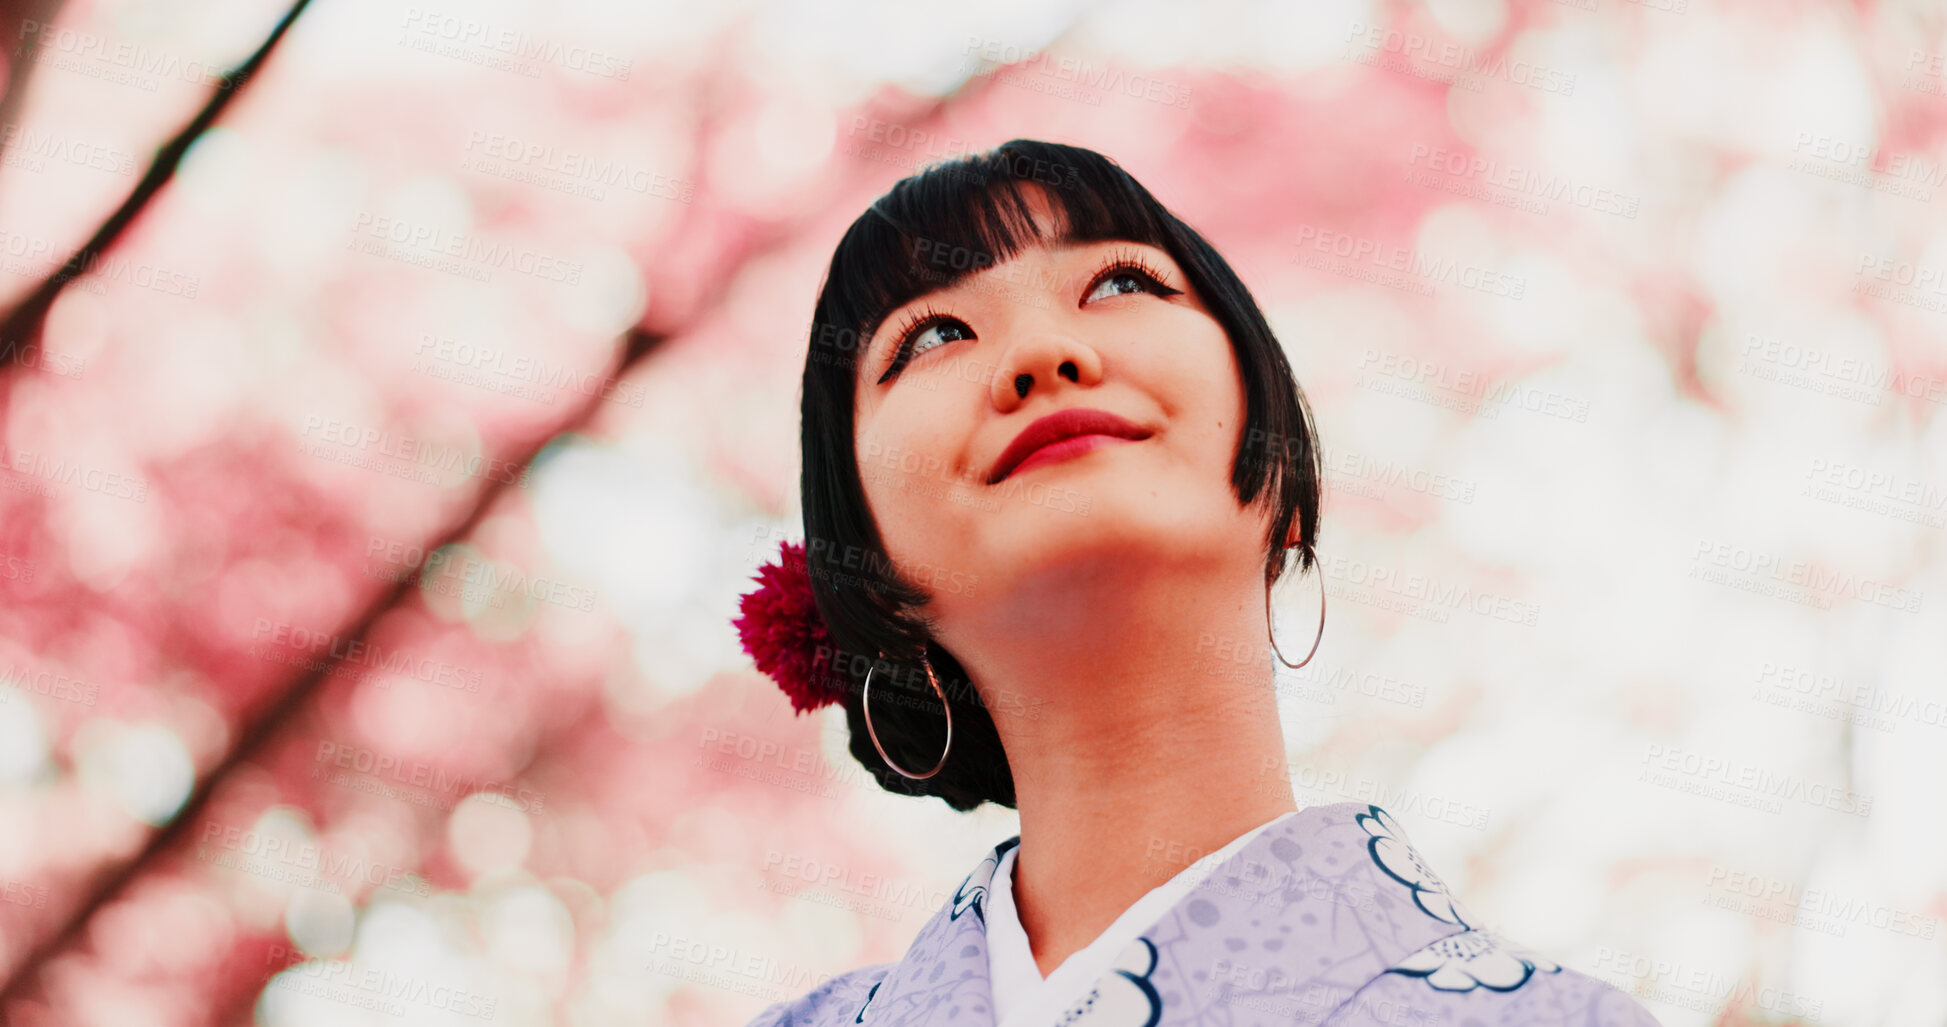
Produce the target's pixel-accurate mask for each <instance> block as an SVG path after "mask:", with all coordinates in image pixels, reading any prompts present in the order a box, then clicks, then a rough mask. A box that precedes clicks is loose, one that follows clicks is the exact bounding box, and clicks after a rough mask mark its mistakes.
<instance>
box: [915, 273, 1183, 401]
mask: <svg viewBox="0 0 1947 1027" xmlns="http://www.w3.org/2000/svg"><path fill="white" fill-rule="evenodd" d="M1118 275H1131V276H1134V277H1136V278H1140V279H1142V280H1143V281H1144V282H1145V284H1146V285H1147V287H1148V289H1149V291H1150V292H1151V294H1152V295H1156V296H1180V295H1182V294H1183V290H1181V289H1177V288H1172V287H1171V286H1170V284H1169V276H1168V275H1166V274H1165V273H1163V272H1162V271H1161V270H1159V269H1158V268H1157V267H1156V265H1154V264H1152V263H1150V261H1149V258H1148V257H1147V256H1146V255H1145V254H1143V252H1142V251H1140V250H1135V249H1120V250H1116V251H1115V252H1113V253H1111V254H1109V256H1108V257H1107V258H1105V259H1104V260H1103V262H1102V265H1101V266H1100V267H1098V268H1097V269H1096V271H1095V273H1094V274H1092V275H1090V276H1089V279H1088V285H1086V286H1084V287H1083V289H1082V301H1086V300H1087V299H1088V297H1089V296H1091V295H1093V294H1094V292H1095V289H1096V287H1097V286H1099V285H1101V284H1102V283H1103V282H1104V281H1107V280H1109V279H1111V278H1114V277H1116V276H1118ZM1115 295H1126V294H1125V293H1116V294H1115ZM945 325H958V326H960V328H961V329H963V330H964V332H965V335H966V338H970V339H971V338H976V336H975V335H974V331H973V328H972V327H971V326H969V325H968V324H967V323H966V322H965V321H962V320H960V319H959V318H957V317H954V316H953V315H951V314H947V313H943V312H941V311H938V310H935V309H934V308H933V307H932V306H931V305H930V304H929V305H928V306H926V307H923V308H921V309H920V310H917V311H912V312H909V313H908V314H907V315H906V317H905V318H904V319H903V320H902V321H901V322H900V325H899V330H898V331H896V332H895V333H893V337H894V338H896V339H898V340H899V342H898V348H897V349H895V350H894V355H893V359H892V363H891V365H890V366H888V367H887V368H886V373H885V374H883V375H881V376H880V377H879V381H878V384H880V385H884V384H885V383H886V382H889V381H891V380H892V379H893V378H894V377H895V376H896V375H898V374H899V372H900V370H901V369H903V368H904V367H905V366H906V364H907V362H909V361H910V360H911V359H912V358H913V342H914V340H915V339H917V338H918V337H919V335H920V334H921V333H922V332H925V331H926V330H927V329H929V328H934V327H942V326H945ZM955 341H958V340H955ZM934 348H937V347H934Z"/></svg>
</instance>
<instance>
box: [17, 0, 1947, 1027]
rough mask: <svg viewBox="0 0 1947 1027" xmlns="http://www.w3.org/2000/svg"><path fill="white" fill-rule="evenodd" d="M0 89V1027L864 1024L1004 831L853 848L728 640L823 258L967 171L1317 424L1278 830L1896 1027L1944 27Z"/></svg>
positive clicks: (1940, 487) (660, 11)
mask: <svg viewBox="0 0 1947 1027" xmlns="http://www.w3.org/2000/svg"><path fill="white" fill-rule="evenodd" d="M0 31H5V32H6V33H7V39H8V41H7V44H6V46H5V48H4V49H5V55H4V57H5V60H6V62H7V68H8V72H7V79H6V90H7V91H6V94H5V97H4V101H0V146H3V147H4V148H3V149H0V260H3V263H0V267H3V268H4V270H5V271H6V272H7V273H6V274H4V275H0V292H3V293H4V297H0V298H3V299H4V310H5V311H6V314H5V316H6V317H7V320H6V322H5V324H4V328H3V330H0V344H4V346H3V348H4V353H5V360H4V362H3V363H0V410H3V411H4V413H3V416H0V485H4V488H0V595H4V600H0V977H4V978H5V980H6V982H7V983H6V984H5V991H4V993H3V994H0V1019H4V1020H5V1021H6V1022H7V1023H9V1024H19V1025H39V1024H57V1023H58V1024H116V1025H121V1024H129V1023H142V1024H157V1025H200V1024H212V1025H215V1024H226V1025H227V1024H262V1025H266V1027H309V1025H314V1024H364V1023H369V1024H401V1023H406V1024H442V1025H444V1024H480V1023H491V1024H496V1025H530V1024H535V1025H538V1024H562V1025H576V1027H582V1025H586V1027H594V1025H598V1024H642V1023H649V1024H736V1023H742V1022H744V1021H745V1020H747V1019H748V1018H749V1017H751V1016H753V1015H755V1014H756V1013H757V1012H758V1011H759V1010H761V1009H762V1008H763V1007H765V1006H767V1005H769V1004H770V1003H772V1002H776V1001H780V1000H783V999H788V998H792V997H795V996H796V995H799V994H802V993H803V992H804V991H806V990H808V989H809V988H811V987H812V986H813V985H815V984H816V983H817V982H818V981H819V980H821V979H823V978H824V977H826V976H828V975H831V974H835V973H839V972H842V971H845V970H849V969H852V968H855V967H858V966H861V965H864V964H867V963H872V962H881V961H886V960H893V959H897V958H898V957H899V955H900V954H901V953H902V952H903V951H904V950H905V947H906V945H907V944H908V943H909V942H910V941H911V940H912V937H913V935H914V934H915V933H916V932H917V930H918V929H919V927H920V925H921V924H922V923H923V922H924V921H925V920H926V918H927V917H929V916H930V915H931V914H932V912H933V911H934V910H935V909H936V908H938V906H939V905H940V904H941V903H942V902H944V901H945V900H946V896H947V895H949V894H950V893H951V890H952V888H953V887H954V885H956V884H957V883H958V882H959V881H960V879H961V878H962V877H964V875H965V874H966V873H967V872H968V871H969V870H970V869H972V867H973V865H974V863H975V862H977V860H978V859H979V857H980V856H981V854H982V853H983V852H984V851H985V850H986V849H987V848H988V847H990V846H991V845H993V844H994V843H995V842H996V841H998V840H1000V839H1001V838H1004V837H1006V836H1008V835H1010V834H1012V833H1014V831H1015V821H1014V818H1013V814H1012V813H1011V812H1010V811H1007V810H1002V809H998V808H995V807H991V806H990V807H986V808H984V809H982V810H980V811H977V812H975V813H971V814H957V813H954V812H953V811H952V810H950V809H948V808H947V807H946V806H945V805H944V804H943V803H940V802H938V801H935V800H930V799H929V800H913V799H906V798H899V797H894V796H891V795H888V794H886V793H883V792H881V791H879V790H878V789H877V788H876V787H875V786H874V785H872V784H871V782H870V780H869V779H868V778H866V777H865V775H864V772H863V770H862V769H861V768H860V767H859V766H858V765H857V764H856V763H855V762H854V761H853V760H852V759H851V758H850V757H849V756H848V755H847V754H846V753H845V750H844V745H845V737H844V726H843V723H842V720H840V719H837V711H836V710H834V709H827V710H824V711H821V713H820V714H819V715H813V716H806V717H794V716H792V715H791V711H790V709H789V707H788V705H787V703H786V700H785V699H784V697H783V696H782V694H781V693H780V692H779V691H778V690H777V689H776V687H775V686H773V685H772V684H771V683H770V681H769V680H768V679H767V678H764V677H763V676H761V675H759V674H758V673H757V672H756V671H755V670H754V669H753V668H752V666H751V664H750V662H749V660H748V658H747V657H746V656H745V655H744V654H743V653H742V651H741V650H740V648H739V646H738V643H737V637H736V634H735V631H734V629H733V628H732V627H731V625H730V620H731V618H732V617H733V616H735V614H736V609H737V598H738V596H739V594H740V593H741V592H743V591H745V590H747V589H748V588H749V587H750V577H751V575H752V573H753V572H754V571H755V569H756V568H757V567H758V566H759V565H760V564H761V563H762V562H764V561H765V560H767V559H770V558H772V557H773V556H774V555H775V553H776V550H777V546H778V544H779V542H780V541H781V540H786V539H796V538H800V537H801V535H802V522H801V519H800V517H799V513H798V509H799V508H798V502H797V484H796V483H797V466H798V464H797V459H798V458H797V441H796V440H797V416H798V406H797V389H798V380H799V375H800V373H801V371H802V367H803V361H804V358H805V352H806V335H807V322H808V317H809V312H810V308H811V303H812V299H813V297H814V295H815V292H816V289H817V287H818V284H819V281H820V278H821V275H822V272H823V268H824V265H825V263H826V261H828V260H829V257H830V253H831V249H832V247H833V245H834V244H835V242H836V240H837V238H838V236H839V235H840V233H841V232H842V231H843V230H844V228H845V227H846V226H847V225H848V224H849V223H850V221H851V220H852V219H853V218H854V217H856V216H857V215H858V214H859V213H860V212H861V211H863V210H864V209H865V207H866V205H867V204H869V203H870V201H871V200H872V199H873V198H875V197H876V196H878V195H879V194H881V193H882V192H883V191H884V190H885V189H886V188H887V187H889V186H890V184H891V183H892V182H894V181H895V180H897V179H898V178H899V177H900V176H902V175H905V174H907V173H910V172H911V171H912V170H914V169H915V168H918V167H921V166H924V165H926V164H927V163H930V162H933V161H937V160H940V159H943V158H947V157H951V156H954V155H957V154H960V153H965V152H968V151H974V150H980V149H984V148H986V147H988V146H991V145H993V144H995V143H998V142H1000V141H1002V140H1005V139H1008V138H1012V137H1015V136H1028V137H1040V138H1047V139H1052V140H1058V141H1063V142H1070V143H1077V144H1080V145H1084V146H1089V147H1092V148H1095V149H1098V150H1100V151H1102V152H1104V153H1107V154H1109V155H1110V156H1112V157H1113V158H1115V159H1116V160H1117V161H1119V162H1120V163H1122V164H1123V166H1125V167H1126V168H1128V169H1129V170H1130V171H1131V172H1132V173H1133V174H1134V175H1135V176H1136V177H1137V178H1138V179H1139V180H1141V181H1142V182H1143V183H1144V184H1146V185H1147V186H1148V187H1149V188H1151V189H1152V190H1153V191H1154V192H1155V193H1156V194H1157V195H1158V196H1159V197H1160V198H1161V199H1162V200H1163V202H1164V203H1165V204H1167V205H1169V206H1170V207H1171V208H1172V209H1173V210H1175V211H1177V212H1178V213H1179V214H1180V215H1181V216H1182V217H1184V218H1185V219H1186V220H1187V221H1189V222H1190V223H1191V224H1193V225H1195V226H1196V227H1197V228H1199V229H1200V230H1201V231H1202V232H1204V233H1205V234H1206V236H1207V237H1208V238H1210V239H1211V240H1212V242H1213V243H1214V244H1215V245H1216V246H1217V247H1218V249H1219V250H1220V251H1221V252H1223V253H1224V254H1225V255H1226V256H1227V257H1228V258H1229V259H1230V260H1231V261H1232V262H1233V264H1234V265H1235V266H1236V267H1237V268H1238V270H1239V271H1240V273H1241V274H1242V275H1243V277H1244V279H1245V281H1246V282H1247V283H1248V285H1249V286H1250V287H1251V288H1252V290H1253V291H1254V292H1255V294H1256V296H1257V298H1258V300H1259V302H1260V304H1261V305H1262V306H1263V307H1264V308H1265V310H1266V312H1267V313H1268V315H1269V317H1270V319H1271V321H1272V324H1273V326H1274V327H1275V328H1276V329H1277V330H1278V332H1279V335H1280V337H1281V340H1282V342H1283V344H1284V346H1285V347H1286V350H1287V352H1288V354H1289V356H1290V359H1291V362H1292V364H1293V366H1294V367H1295V369H1296V371H1297V373H1298V375H1299V378H1300V380H1301V382H1302V383H1303V385H1304V387H1305V388H1306V390H1307V391H1308V394H1309V396H1310V398H1311V400H1312V402H1313V404H1314V405H1315V408H1316V410H1317V413H1318V415H1319V421H1320V428H1321V433H1322V438H1323V442H1324V446H1325V450H1326V456H1327V463H1328V467H1329V482H1328V493H1329V494H1328V498H1327V501H1326V508H1325V520H1324V528H1323V531H1322V535H1321V539H1320V554H1321V557H1322V563H1321V572H1322V573H1321V575H1320V576H1315V577H1307V578H1305V579H1302V580H1291V579H1288V582H1287V583H1286V584H1281V585H1280V586H1279V592H1278V596H1277V602H1278V606H1279V613H1278V622H1279V631H1280V635H1281V636H1284V637H1290V638H1294V639H1302V638H1303V636H1305V635H1307V634H1308V633H1309V632H1310V630H1311V625H1312V623H1313V621H1312V620H1311V618H1312V617H1313V616H1314V613H1313V611H1314V609H1315V607H1314V604H1315V603H1316V601H1317V600H1316V595H1315V589H1317V588H1318V587H1320V582H1321V580H1322V582H1323V587H1325V588H1328V589H1329V590H1330V594H1331V596H1332V598H1333V602H1332V606H1331V620H1330V624H1329V629H1328V630H1327V631H1326V633H1325V638H1324V643H1323V646H1322V648H1321V650H1320V653H1319V656H1318V658H1317V659H1316V660H1314V661H1313V663H1312V664H1311V665H1310V666H1308V667H1306V668H1305V669H1304V670H1302V671H1299V672H1285V671H1283V669H1282V668H1280V676H1279V678H1278V681H1279V689H1280V698H1281V707H1282V711H1283V716H1284V718H1285V720H1286V731H1287V735H1288V738H1289V740H1290V745H1291V749H1292V760H1293V774H1294V781H1295V783H1296V785H1297V787H1298V792H1299V797H1300V801H1301V802H1302V803H1304V804H1307V805H1309V804H1313V803H1326V802H1341V801H1347V800H1369V801H1373V802H1377V803H1379V804H1381V805H1382V806H1384V807H1385V808H1387V809H1388V810H1390V811H1391V812H1392V813H1393V814H1394V815H1395V816H1396V817H1398V818H1399V820H1400V821H1401V823H1402V824H1403V825H1404V826H1405V827H1406V829H1407V830H1408V831H1409V832H1410V833H1411V836H1412V837H1413V838H1414V839H1415V841H1416V843H1417V844H1418V845H1419V846H1420V847H1421V848H1422V849H1424V850H1425V851H1426V853H1427V855H1428V858H1429V859H1430V860H1432V861H1433V864H1434V865H1435V866H1437V867H1439V868H1442V870H1443V872H1444V873H1445V875H1446V876H1447V878H1448V880H1449V884H1451V885H1452V886H1453V887H1454V888H1455V890H1456V891H1457V892H1458V893H1459V894H1460V895H1461V896H1462V897H1463V898H1464V900H1465V901H1466V902H1467V903H1468V905H1469V906H1470V907H1471V908H1472V909H1474V910H1475V911H1477V912H1478V913H1480V914H1481V915H1482V917H1483V918H1484V919H1486V920H1487V921H1488V922H1489V924H1490V926H1493V927H1494V928H1496V929H1497V930H1500V931H1501V932H1503V933H1504V934H1506V935H1507V936H1509V937H1511V938H1514V939H1515V940H1517V941H1519V942H1522V943H1524V944H1526V945H1528V946H1530V947H1532V948H1534V949H1536V950H1538V951H1540V952H1541V953H1543V954H1545V955H1548V956H1550V957H1552V958H1554V959H1556V960H1557V961H1559V962H1561V963H1563V964H1564V965H1567V966H1570V967H1573V968H1575V969H1578V970H1581V971H1583V972H1586V973H1589V974H1592V975H1594V976H1597V977H1600V978H1602V979H1604V980H1607V981H1609V982H1611V983H1613V984H1615V985H1616V986H1617V987H1620V988H1623V989H1624V990H1627V991H1629V992H1630V993H1631V994H1633V995H1635V996H1637V997H1638V998H1639V999H1640V1000H1641V1001H1642V1002H1643V1003H1644V1004H1645V1005H1646V1006H1647V1007H1648V1008H1649V1009H1650V1010H1651V1011H1652V1012H1653V1013H1654V1014H1655V1015H1656V1016H1657V1018H1658V1019H1659V1020H1661V1021H1662V1022H1663V1023H1665V1024H1669V1025H1671V1027H1687V1025H1699V1024H1783V1023H1803V1024H1834V1025H1839V1024H1844V1025H1860V1027H1864V1025H1938V1024H1942V1023H1947V932H1943V931H1942V930H1941V929H1940V923H1941V919H1942V918H1943V917H1947V817H1943V814H1942V798H1943V783H1947V684H1944V683H1943V680H1942V667H1943V665H1947V547H1943V539H1947V417H1943V406H1944V405H1947V341H1943V340H1947V220H1944V219H1943V211H1947V97H1944V96H1943V92H1947V9H1943V6H1942V5H1941V4H1940V3H1938V2H1935V3H1901V2H1888V3H1855V4H1841V3H1769V2H1767V3H1759V2H1737V0H1643V2H1636V0H1564V2H1526V0H1522V2H1514V0H1480V2H1459V0H1451V2H1449V0H1442V2H1432V3H1424V4H1421V3H1387V2H1378V0H1374V2H1358V0H1351V2H1324V3H1272V2H1266V3H1216V4H1200V5H1195V6H1194V7H1192V6H1191V5H1177V4H1161V3H1147V2H1124V3H1114V4H1109V3H1103V4H1097V5H1080V4H1062V3H1026V2H1015V3H1002V4H985V5H948V4H906V3H891V2H886V3H867V2H859V3H822V4H790V3H781V2H780V3H774V4H761V3H748V2H722V3H716V2H712V3H666V2H651V3H630V4H622V3H613V4H605V5H597V4H587V3H581V2H572V3H565V4H549V5H541V4H532V5H514V4H505V3H491V2H468V3H465V4H458V3H453V4H447V3H444V2H443V0H424V2H422V3H418V4H410V5H401V4H393V3H378V2H369V0H335V2H330V3H320V4H316V5H312V6H308V7H306V6H304V5H300V6H299V7H298V8H297V9H295V10H293V9H291V8H288V7H285V6H283V5H279V4H271V3H263V2H252V0H218V2H214V3H201V4H194V5H191V4H166V3H144V2H116V0H83V2H68V3H61V2H58V0H45V2H39V3H32V4H25V5H14V6H9V7H7V8H6V9H5V13H4V23H0ZM1294 644H1302V642H1294V643H1286V646H1287V648H1290V647H1291V646H1292V645H1294ZM1266 658H1268V656H1267V657H1266Z"/></svg>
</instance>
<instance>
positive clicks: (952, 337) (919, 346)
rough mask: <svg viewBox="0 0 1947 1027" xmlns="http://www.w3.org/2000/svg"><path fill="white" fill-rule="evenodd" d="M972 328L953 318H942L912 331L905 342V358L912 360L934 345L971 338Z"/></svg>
mask: <svg viewBox="0 0 1947 1027" xmlns="http://www.w3.org/2000/svg"><path fill="white" fill-rule="evenodd" d="M973 337H974V335H973V329H971V328H968V327H967V326H966V325H965V324H964V323H962V322H961V321H959V320H957V319H955V318H951V317H948V318H942V319H940V320H938V321H934V322H933V323H931V324H929V325H927V326H926V327H924V328H921V329H920V330H919V331H917V332H914V333H913V334H912V336H911V337H910V341H908V342H907V344H906V359H907V360H908V361H910V360H912V359H913V358H914V357H916V356H919V355H920V354H921V353H924V352H926V351H927V350H929V349H932V348H933V347H934V346H940V345H944V344H946V343H949V342H959V341H960V340H962V339H971V338H973Z"/></svg>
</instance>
